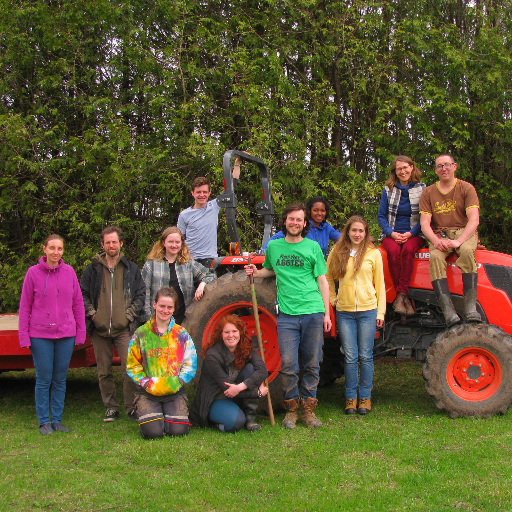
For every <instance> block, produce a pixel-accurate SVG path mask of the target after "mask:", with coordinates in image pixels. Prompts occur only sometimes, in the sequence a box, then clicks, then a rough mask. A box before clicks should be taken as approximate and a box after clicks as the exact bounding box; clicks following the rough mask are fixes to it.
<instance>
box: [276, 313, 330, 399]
mask: <svg viewBox="0 0 512 512" xmlns="http://www.w3.org/2000/svg"><path fill="white" fill-rule="evenodd" d="M277 337H278V342H279V350H280V352H281V370H280V371H279V373H280V374H281V383H282V386H283V400H291V399H293V400H298V399H299V387H298V385H299V370H300V368H299V357H300V360H301V362H302V382H301V386H300V396H301V397H302V398H303V399H307V398H316V388H317V386H318V381H319V379H320V359H321V358H322V347H323V345H324V314H323V313H310V314H309V315H287V314H286V313H279V316H278V317H277Z"/></svg>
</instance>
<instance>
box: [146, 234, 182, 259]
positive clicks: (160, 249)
mask: <svg viewBox="0 0 512 512" xmlns="http://www.w3.org/2000/svg"><path fill="white" fill-rule="evenodd" d="M172 233H178V234H179V235H180V238H181V249H180V251H179V252H178V257H177V258H176V259H177V261H178V263H179V264H180V265H182V264H183V263H186V262H187V261H188V260H189V259H190V252H189V250H188V246H187V244H186V243H185V237H184V236H183V233H182V232H181V230H180V229H179V228H178V227H176V226H170V227H168V228H166V229H164V230H163V231H162V234H161V235H160V239H159V240H158V242H156V243H155V244H154V245H153V247H152V248H151V251H149V254H148V255H147V259H148V260H157V261H163V259H164V257H165V247H164V242H165V239H166V238H167V237H168V236H169V235H171V234H172Z"/></svg>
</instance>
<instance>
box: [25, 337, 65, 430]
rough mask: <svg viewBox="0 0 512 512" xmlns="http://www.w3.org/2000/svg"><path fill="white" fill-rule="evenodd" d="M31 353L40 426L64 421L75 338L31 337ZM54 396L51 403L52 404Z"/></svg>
mask: <svg viewBox="0 0 512 512" xmlns="http://www.w3.org/2000/svg"><path fill="white" fill-rule="evenodd" d="M30 343H31V345H30V352H31V353H32V358H33V359H34V367H35V369H36V390H35V395H36V414H37V419H38V420H39V425H46V423H50V405H51V416H52V422H53V423H59V422H60V421H61V420H62V411H63V410H64V399H65V397H66V375H67V373H68V367H69V361H70V359H71V354H72V353H73V348H74V346H75V337H74V336H73V337H72V338H60V339H56V340H50V339H46V338H30ZM50 395H51V404H50Z"/></svg>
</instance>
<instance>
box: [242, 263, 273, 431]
mask: <svg viewBox="0 0 512 512" xmlns="http://www.w3.org/2000/svg"><path fill="white" fill-rule="evenodd" d="M248 263H249V265H250V264H251V257H250V256H249V262H248ZM249 281H250V283H251V297H252V310H253V313H254V322H255V324H256V336H257V338H258V347H259V349H260V355H261V359H263V362H265V352H264V351H263V339H262V337H261V326H260V313H259V310H258V299H257V298H256V287H255V286H254V276H253V275H252V274H250V275H249ZM265 366H266V365H265ZM265 385H266V386H267V388H268V393H267V400H268V415H269V417H270V424H271V425H272V426H274V425H275V424H276V421H275V419H274V410H273V409H272V400H271V399H270V387H269V385H268V377H267V378H266V379H265Z"/></svg>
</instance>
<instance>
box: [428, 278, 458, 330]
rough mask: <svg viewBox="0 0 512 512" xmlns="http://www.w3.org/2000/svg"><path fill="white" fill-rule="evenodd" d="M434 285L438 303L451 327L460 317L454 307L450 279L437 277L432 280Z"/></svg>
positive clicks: (447, 323)
mask: <svg viewBox="0 0 512 512" xmlns="http://www.w3.org/2000/svg"><path fill="white" fill-rule="evenodd" d="M432 285H433V286H434V292H435V293H436V297H437V303H438V304H439V307H440V308H441V310H442V312H443V315H444V319H445V322H446V325H447V326H448V327H451V326H452V325H455V324H457V323H459V322H460V317H459V315H458V314H457V312H456V311H455V308H454V307H453V302H452V296H451V294H450V289H449V288H448V279H446V278H443V279H435V280H434V281H432Z"/></svg>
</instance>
